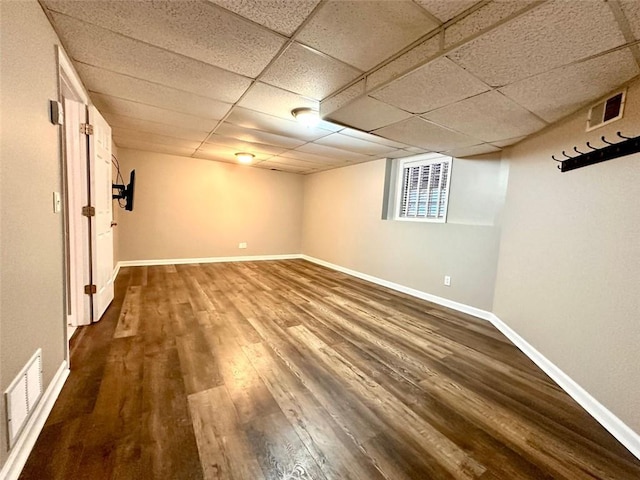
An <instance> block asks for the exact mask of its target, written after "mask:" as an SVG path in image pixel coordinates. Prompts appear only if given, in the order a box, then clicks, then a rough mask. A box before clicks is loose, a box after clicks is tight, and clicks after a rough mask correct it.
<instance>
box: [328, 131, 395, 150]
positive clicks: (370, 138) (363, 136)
mask: <svg viewBox="0 0 640 480" xmlns="http://www.w3.org/2000/svg"><path fill="white" fill-rule="evenodd" d="M340 133H341V134H342V135H347V136H349V137H354V138H359V139H360V140H366V141H367V142H373V143H379V144H381V145H386V146H388V147H392V148H405V147H406V145H405V144H404V143H400V142H394V141H393V140H389V139H387V138H382V137H380V136H378V135H374V134H372V133H366V132H361V131H360V130H354V129H353V128H345V129H344V130H340Z"/></svg>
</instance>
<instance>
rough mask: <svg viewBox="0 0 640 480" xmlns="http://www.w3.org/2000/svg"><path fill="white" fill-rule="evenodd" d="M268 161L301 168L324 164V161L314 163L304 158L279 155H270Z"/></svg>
mask: <svg viewBox="0 0 640 480" xmlns="http://www.w3.org/2000/svg"><path fill="white" fill-rule="evenodd" d="M268 161H269V162H275V163H279V164H281V165H290V166H293V167H300V168H303V169H305V170H312V169H314V168H318V167H322V166H324V165H326V163H316V162H309V161H306V160H298V159H295V158H287V157H280V156H277V155H276V156H273V157H271V158H270V159H269V160H268Z"/></svg>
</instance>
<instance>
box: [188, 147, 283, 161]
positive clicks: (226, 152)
mask: <svg viewBox="0 0 640 480" xmlns="http://www.w3.org/2000/svg"><path fill="white" fill-rule="evenodd" d="M236 153H238V150H237V149H235V148H230V147H225V146H224V145H214V144H211V143H205V144H204V145H203V146H202V147H200V148H199V149H198V151H197V152H196V153H194V154H193V156H194V157H197V158H206V159H208V160H218V161H220V162H229V163H237V161H236ZM252 153H253V152H252ZM254 155H255V158H254V161H258V160H266V159H267V158H269V157H271V156H272V155H270V154H264V153H258V152H255V153H254Z"/></svg>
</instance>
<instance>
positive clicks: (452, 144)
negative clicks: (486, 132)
mask: <svg viewBox="0 0 640 480" xmlns="http://www.w3.org/2000/svg"><path fill="white" fill-rule="evenodd" d="M375 133H377V134H378V135H381V136H383V137H386V138H390V139H391V140H396V141H398V142H403V143H406V144H409V145H415V146H418V147H421V148H425V149H427V150H431V151H434V152H440V151H443V150H451V149H452V148H458V147H468V146H470V145H477V144H479V143H481V141H480V140H478V139H475V138H471V137H468V136H466V135H462V134H461V133H457V132H452V131H451V130H447V129H446V128H442V127H439V126H438V125H434V124H433V123H429V122H428V121H426V120H423V119H421V118H417V117H415V118H410V119H409V120H405V121H403V122H400V123H396V124H393V125H390V126H388V127H384V128H381V129H379V130H376V132H375Z"/></svg>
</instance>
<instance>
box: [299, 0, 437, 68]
mask: <svg viewBox="0 0 640 480" xmlns="http://www.w3.org/2000/svg"><path fill="white" fill-rule="evenodd" d="M436 26H437V24H436V23H435V22H434V21H433V20H431V18H430V17H429V15H428V14H427V13H426V12H425V11H424V10H423V9H422V8H420V7H419V6H418V5H416V4H415V3H413V2H410V1H393V2H389V1H367V2H344V1H339V0H337V1H336V0H329V1H328V2H327V3H325V4H324V5H323V6H322V7H321V8H320V9H319V11H318V12H317V13H316V14H315V15H314V16H313V18H312V19H311V21H310V22H309V23H308V24H307V25H305V26H304V27H303V28H302V30H301V32H300V34H299V35H298V40H299V41H300V42H302V43H304V44H306V45H309V46H312V47H314V48H317V49H318V50H320V51H321V52H324V53H327V54H329V55H331V56H333V57H335V58H339V59H340V60H343V61H344V62H346V63H348V64H350V65H353V66H355V67H357V68H359V69H361V70H365V71H366V70H369V69H371V68H373V67H374V66H376V65H377V64H378V63H380V62H382V61H383V60H386V59H387V58H388V57H390V56H391V55H393V54H394V53H396V52H397V51H398V50H400V49H402V48H404V47H406V46H407V45H409V44H410V43H412V42H414V41H415V40H417V39H418V38H420V37H421V36H422V35H425V34H426V33H427V32H429V31H431V30H433V29H434V28H435V27H436ZM372 32H375V35H372Z"/></svg>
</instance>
